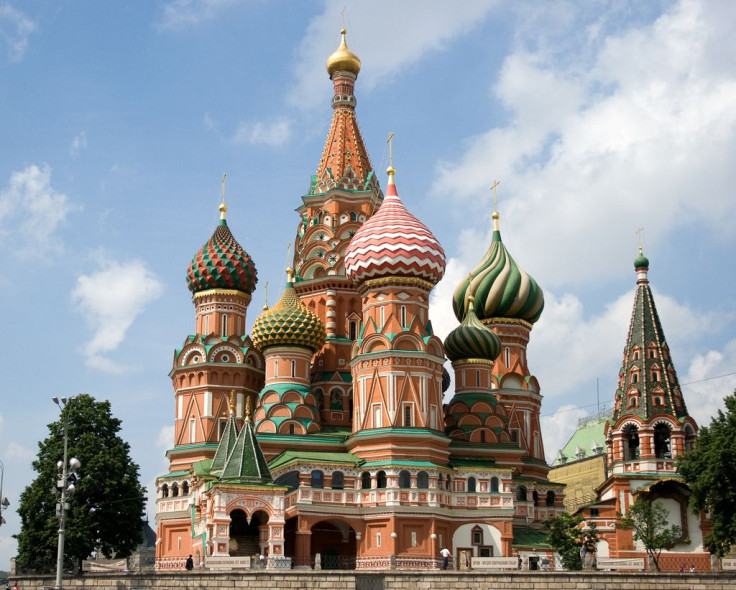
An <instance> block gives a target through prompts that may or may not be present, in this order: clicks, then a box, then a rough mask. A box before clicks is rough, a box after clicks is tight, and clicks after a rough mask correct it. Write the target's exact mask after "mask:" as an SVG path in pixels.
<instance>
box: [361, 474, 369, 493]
mask: <svg viewBox="0 0 736 590" xmlns="http://www.w3.org/2000/svg"><path fill="white" fill-rule="evenodd" d="M360 489H362V490H370V489H371V474H370V473H368V472H367V471H364V472H363V473H362V474H361V475H360Z"/></svg>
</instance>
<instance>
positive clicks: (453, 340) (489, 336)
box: [445, 296, 501, 361]
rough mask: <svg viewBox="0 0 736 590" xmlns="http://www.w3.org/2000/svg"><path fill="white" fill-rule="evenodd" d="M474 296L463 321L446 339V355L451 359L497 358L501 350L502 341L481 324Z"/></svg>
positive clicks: (490, 359)
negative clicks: (474, 303)
mask: <svg viewBox="0 0 736 590" xmlns="http://www.w3.org/2000/svg"><path fill="white" fill-rule="evenodd" d="M473 299H474V298H473V297H472V296H471V297H470V298H469V300H468V312H467V313H466V314H465V319H464V320H463V323H462V324H460V325H459V326H458V327H457V328H455V329H454V330H453V331H452V332H450V334H449V336H448V337H447V338H446V339H445V355H447V358H448V359H450V360H451V361H459V360H468V359H484V360H489V361H492V360H495V359H496V357H497V356H498V353H499V352H501V341H500V340H499V339H498V336H496V334H494V333H493V332H492V331H491V330H489V329H488V328H486V327H485V326H484V325H483V324H481V322H480V320H479V319H478V317H477V316H476V315H475V308H474V305H473Z"/></svg>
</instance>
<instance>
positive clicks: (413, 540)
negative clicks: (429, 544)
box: [411, 531, 417, 547]
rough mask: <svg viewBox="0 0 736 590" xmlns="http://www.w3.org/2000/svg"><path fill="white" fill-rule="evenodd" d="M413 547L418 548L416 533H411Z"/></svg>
mask: <svg viewBox="0 0 736 590" xmlns="http://www.w3.org/2000/svg"><path fill="white" fill-rule="evenodd" d="M411 546H412V547H416V546H417V533H416V531H412V532H411Z"/></svg>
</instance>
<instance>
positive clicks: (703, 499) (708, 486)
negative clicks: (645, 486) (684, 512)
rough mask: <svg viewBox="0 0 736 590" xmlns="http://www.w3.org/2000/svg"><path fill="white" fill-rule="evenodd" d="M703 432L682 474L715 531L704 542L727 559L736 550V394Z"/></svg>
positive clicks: (695, 504) (694, 503) (694, 501)
mask: <svg viewBox="0 0 736 590" xmlns="http://www.w3.org/2000/svg"><path fill="white" fill-rule="evenodd" d="M725 402H726V412H725V413H724V412H723V411H721V410H719V411H718V415H717V416H715V417H714V418H713V419H712V420H711V423H710V426H707V427H706V426H704V427H703V428H701V429H700V433H699V435H698V440H697V443H696V447H695V450H693V451H691V452H689V453H685V455H683V456H682V457H681V458H680V460H679V462H678V466H677V467H678V470H679V472H680V474H681V475H682V476H683V477H684V478H685V481H686V482H687V484H688V486H689V487H690V489H691V490H692V492H693V495H692V497H691V504H692V506H693V508H695V509H696V510H698V511H700V510H706V511H707V512H708V514H709V516H710V519H711V524H712V531H711V532H710V533H709V534H708V535H707V536H706V538H705V539H704V544H705V546H706V547H707V549H708V551H710V552H711V553H715V554H716V555H718V556H719V557H723V556H724V555H725V554H726V553H728V552H729V551H730V549H731V548H732V547H735V546H736V392H734V393H732V394H731V395H729V396H727V397H726V399H725Z"/></svg>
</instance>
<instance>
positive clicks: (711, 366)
mask: <svg viewBox="0 0 736 590" xmlns="http://www.w3.org/2000/svg"><path fill="white" fill-rule="evenodd" d="M734 367H736V340H731V341H730V342H728V344H727V345H726V346H725V347H724V349H723V350H722V351H718V350H710V351H708V352H707V353H705V354H702V355H697V356H695V357H694V358H693V359H692V361H691V362H690V366H689V367H688V369H687V372H686V373H685V374H682V373H681V374H680V375H679V378H680V384H681V385H682V390H683V393H684V396H685V403H686V404H687V407H688V411H689V412H690V414H691V415H692V417H693V418H695V421H696V422H697V423H698V424H700V425H701V426H708V424H710V420H711V418H712V417H713V416H714V415H715V414H716V413H717V411H718V410H723V409H724V407H725V406H724V403H723V398H724V397H725V396H727V395H730V394H731V393H733V392H734V391H736V373H734Z"/></svg>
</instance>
